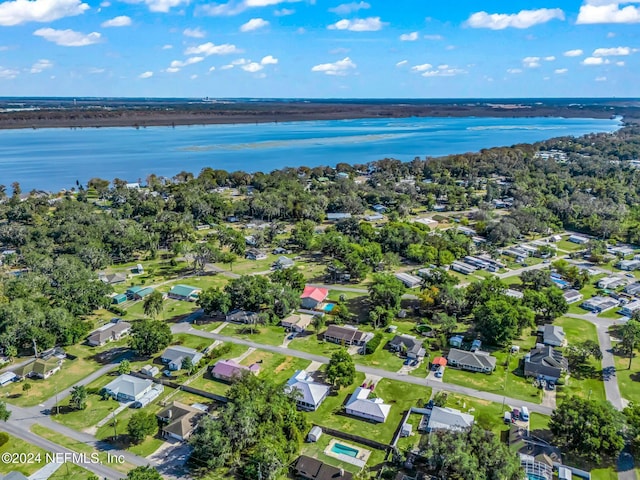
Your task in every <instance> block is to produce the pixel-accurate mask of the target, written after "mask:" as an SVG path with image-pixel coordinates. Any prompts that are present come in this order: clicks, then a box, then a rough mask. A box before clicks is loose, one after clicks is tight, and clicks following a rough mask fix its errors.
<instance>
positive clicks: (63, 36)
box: [33, 28, 102, 47]
mask: <svg viewBox="0 0 640 480" xmlns="http://www.w3.org/2000/svg"><path fill="white" fill-rule="evenodd" d="M33 34H34V35H35V36H37V37H42V38H44V39H45V40H47V41H49V42H53V43H55V44H56V45H60V46H63V47H86V46H87V45H93V44H94V43H98V42H100V39H101V37H102V35H101V34H100V33H98V32H91V33H86V34H85V33H81V32H76V31H74V30H70V29H67V30H55V29H53V28H40V29H38V30H36V31H35V32H33Z"/></svg>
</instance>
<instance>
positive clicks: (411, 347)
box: [387, 335, 427, 358]
mask: <svg viewBox="0 0 640 480" xmlns="http://www.w3.org/2000/svg"><path fill="white" fill-rule="evenodd" d="M387 345H388V346H389V350H391V351H393V352H400V353H403V354H405V355H406V356H407V358H423V357H424V356H425V355H426V353H427V351H426V350H425V349H424V348H423V347H422V342H421V341H420V340H418V339H417V338H416V337H413V336H411V335H396V336H395V337H393V339H392V340H390V341H389V343H388V344H387Z"/></svg>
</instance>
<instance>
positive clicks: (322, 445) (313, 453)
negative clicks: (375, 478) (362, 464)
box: [300, 433, 385, 474]
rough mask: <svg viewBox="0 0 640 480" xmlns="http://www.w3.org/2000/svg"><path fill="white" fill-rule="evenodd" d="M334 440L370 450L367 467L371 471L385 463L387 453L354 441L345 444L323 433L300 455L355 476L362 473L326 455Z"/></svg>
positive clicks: (307, 445)
mask: <svg viewBox="0 0 640 480" xmlns="http://www.w3.org/2000/svg"><path fill="white" fill-rule="evenodd" d="M332 439H336V440H338V441H339V442H342V443H348V444H349V445H353V446H355V447H360V448H362V449H365V450H369V451H370V452H371V454H370V455H369V459H368V460H367V467H368V468H370V469H373V468H376V466H377V465H380V464H381V463H383V462H384V456H385V452H383V451H382V450H376V449H375V448H371V447H367V446H365V445H361V444H359V443H356V442H352V441H348V442H345V441H344V440H340V439H338V438H336V437H332V436H330V435H328V434H326V433H323V434H322V436H321V437H320V439H319V440H318V441H317V442H315V443H305V444H304V445H303V447H302V451H301V452H300V454H301V455H307V456H309V457H313V458H317V459H318V460H320V461H321V462H323V463H326V464H328V465H333V466H334V467H337V468H342V469H344V470H345V471H347V472H351V473H354V474H355V473H358V472H359V471H360V468H358V467H357V466H355V465H352V464H350V463H347V462H341V461H340V460H338V459H337V458H334V457H330V456H329V455H325V454H324V451H325V449H326V448H327V446H328V445H329V443H330V442H331V440H332Z"/></svg>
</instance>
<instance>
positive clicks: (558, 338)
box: [538, 325, 566, 347]
mask: <svg viewBox="0 0 640 480" xmlns="http://www.w3.org/2000/svg"><path fill="white" fill-rule="evenodd" d="M538 332H539V333H542V342H543V343H544V344H545V345H551V346H553V347H563V346H564V345H565V343H566V338H565V334H564V330H563V329H562V327H558V326H556V325H545V326H544V327H540V328H538Z"/></svg>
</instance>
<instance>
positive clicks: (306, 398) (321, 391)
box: [285, 370, 330, 405]
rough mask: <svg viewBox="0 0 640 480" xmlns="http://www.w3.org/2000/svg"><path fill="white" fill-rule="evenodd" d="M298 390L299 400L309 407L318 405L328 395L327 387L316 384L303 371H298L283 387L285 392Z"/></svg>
mask: <svg viewBox="0 0 640 480" xmlns="http://www.w3.org/2000/svg"><path fill="white" fill-rule="evenodd" d="M293 390H298V391H299V392H300V394H301V397H300V400H301V401H303V402H304V403H307V404H310V405H318V403H319V402H320V401H322V399H323V398H324V397H326V396H327V394H328V393H329V390H330V388H329V386H328V385H323V384H321V383H316V382H314V381H313V378H311V377H309V376H308V375H307V372H306V371H304V370H298V371H297V372H296V373H295V374H294V375H293V377H291V378H290V379H289V381H288V382H287V385H286V387H285V391H286V392H291V391H293Z"/></svg>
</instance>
